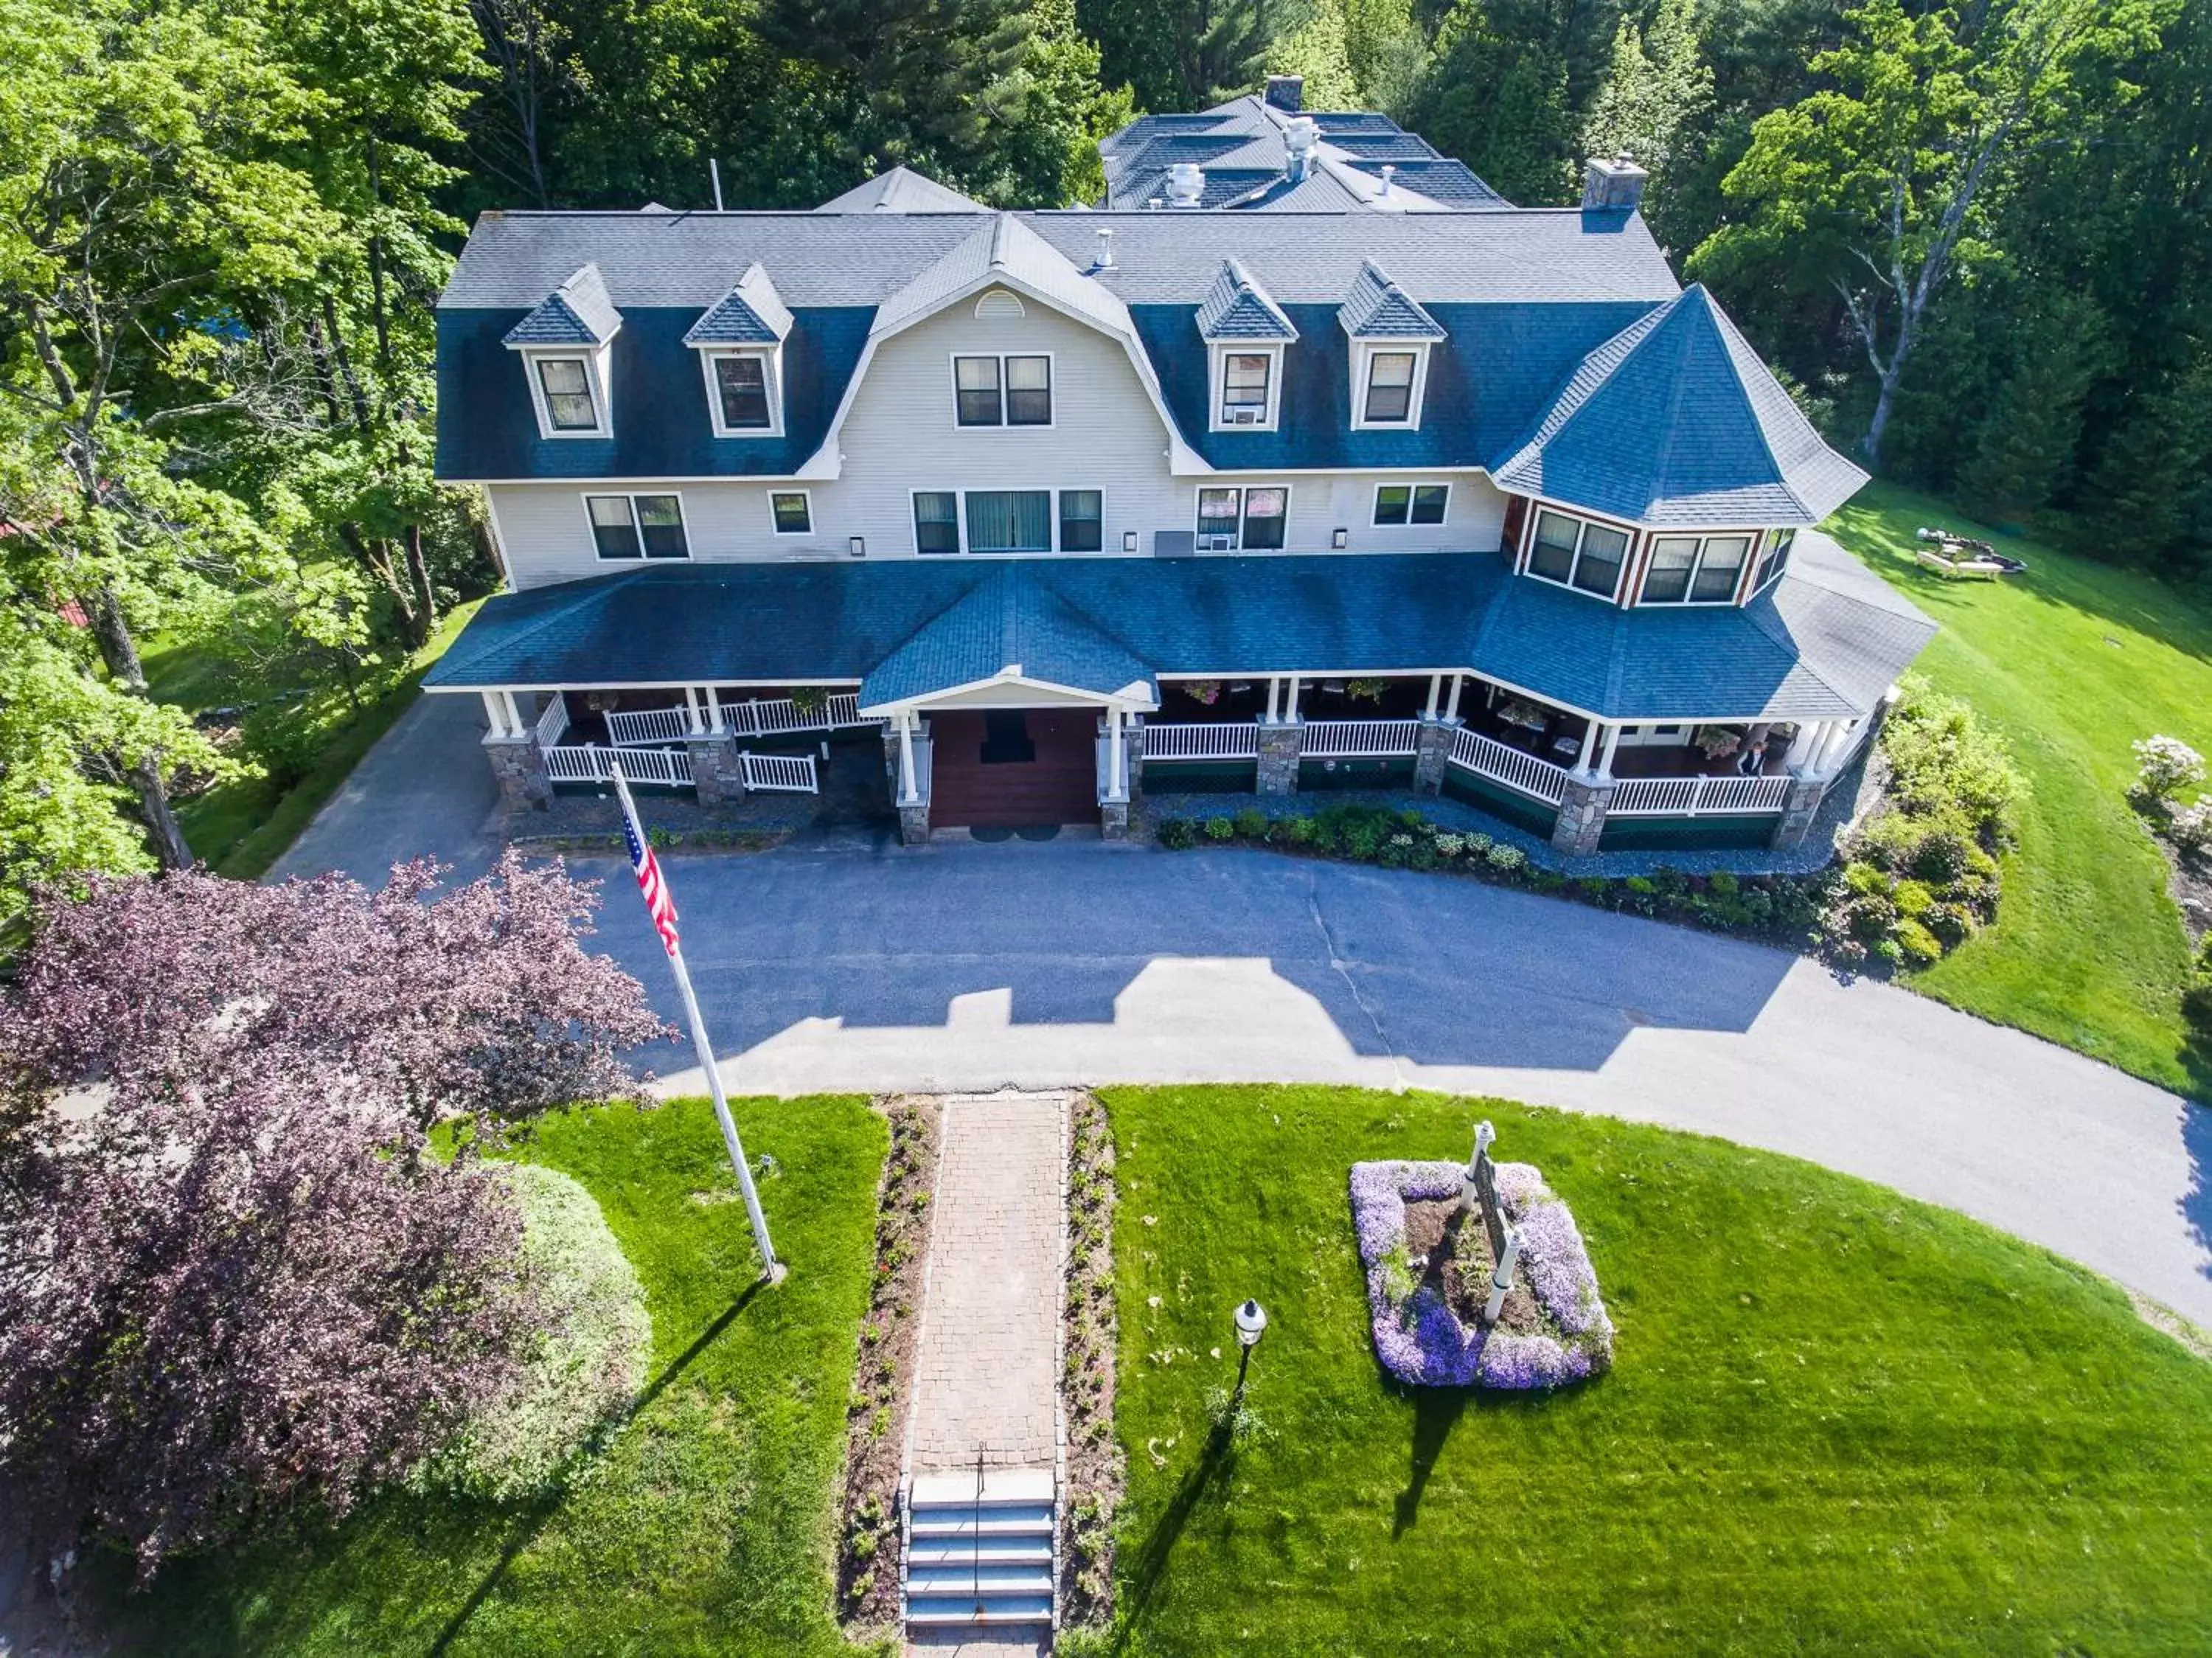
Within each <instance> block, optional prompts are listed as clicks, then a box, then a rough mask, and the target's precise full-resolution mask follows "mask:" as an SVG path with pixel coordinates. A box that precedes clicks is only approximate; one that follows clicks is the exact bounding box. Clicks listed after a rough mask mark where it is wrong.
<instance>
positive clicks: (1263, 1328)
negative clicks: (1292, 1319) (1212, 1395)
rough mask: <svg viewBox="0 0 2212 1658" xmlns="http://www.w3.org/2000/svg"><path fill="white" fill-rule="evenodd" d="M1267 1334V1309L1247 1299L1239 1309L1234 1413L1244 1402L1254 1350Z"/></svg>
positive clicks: (1231, 1404) (1230, 1403)
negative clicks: (1246, 1376) (1245, 1381)
mask: <svg viewBox="0 0 2212 1658" xmlns="http://www.w3.org/2000/svg"><path fill="white" fill-rule="evenodd" d="M1266 1334H1267V1308H1264V1307H1262V1306H1261V1305H1260V1303H1259V1302H1257V1301H1254V1300H1252V1299H1251V1298H1250V1297H1249V1296H1248V1297H1246V1299H1245V1301H1244V1302H1243V1305H1242V1306H1240V1307H1238V1308H1237V1391H1236V1392H1235V1393H1232V1394H1231V1395H1230V1398H1229V1407H1230V1409H1231V1410H1232V1411H1233V1410H1235V1409H1236V1408H1237V1406H1238V1405H1242V1404H1243V1402H1244V1375H1245V1373H1246V1372H1247V1371H1248V1370H1249V1369H1250V1368H1252V1350H1253V1349H1254V1348H1255V1347H1257V1346H1258V1345H1259V1344H1260V1338H1261V1337H1262V1336H1264V1335H1266Z"/></svg>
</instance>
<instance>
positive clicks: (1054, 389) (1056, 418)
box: [924, 351, 1060, 494]
mask: <svg viewBox="0 0 2212 1658" xmlns="http://www.w3.org/2000/svg"><path fill="white" fill-rule="evenodd" d="M963 357H996V358H997V359H998V363H999V422H998V424H996V425H995V426H970V425H966V424H963V423H962V421H961V418H960V359H961V358H963ZM1008 357H1042V358H1043V359H1044V361H1045V371H1044V372H1045V382H1046V387H1047V395H1048V396H1049V397H1050V398H1051V399H1052V418H1051V419H1049V420H1048V421H1045V422H1044V423H1043V424H1036V423H1034V422H1029V423H1024V424H1021V425H1016V424H1014V423H1013V422H1012V421H1011V420H1009V419H1007V418H1006V405H1007V399H1008V398H1009V397H1010V396H1011V395H1012V393H1011V392H1010V391H1009V389H1008V387H1007V385H1006V359H1007V358H1008ZM945 372H946V373H947V374H948V375H951V380H952V430H954V431H956V432H1048V431H1051V430H1054V428H1055V427H1057V426H1058V425H1059V424H1060V353H1059V352H1057V351H951V352H947V353H946V365H945ZM924 493H925V494H926V493H927V491H924Z"/></svg>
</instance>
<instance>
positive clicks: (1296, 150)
mask: <svg viewBox="0 0 2212 1658" xmlns="http://www.w3.org/2000/svg"><path fill="white" fill-rule="evenodd" d="M1320 141H1321V129H1320V128H1318V127H1316V125H1314V119H1313V117H1312V116H1310V115H1301V116H1299V117H1298V118H1297V119H1295V120H1293V121H1291V122H1289V123H1287V124H1285V126H1284V128H1283V148H1284V149H1285V150H1287V151H1288V152H1289V154H1290V158H1291V162H1290V175H1291V179H1292V180H1293V181H1303V180H1304V178H1305V176H1306V174H1307V172H1308V171H1309V170H1310V168H1311V167H1312V166H1313V151H1314V145H1315V144H1316V143H1319V142H1320Z"/></svg>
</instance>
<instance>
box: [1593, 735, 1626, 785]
mask: <svg viewBox="0 0 2212 1658" xmlns="http://www.w3.org/2000/svg"><path fill="white" fill-rule="evenodd" d="M1623 729H1624V728H1623V727H1622V726H1620V725H1618V724H1615V725H1609V726H1607V727H1606V728H1605V747H1604V749H1603V751H1602V752H1601V753H1600V754H1599V755H1598V760H1597V770H1596V772H1595V775H1596V776H1598V777H1611V776H1612V775H1613V752H1614V751H1615V750H1616V749H1618V748H1619V747H1620V734H1621V732H1622V730H1623Z"/></svg>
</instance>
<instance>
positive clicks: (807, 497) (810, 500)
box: [687, 490, 815, 535]
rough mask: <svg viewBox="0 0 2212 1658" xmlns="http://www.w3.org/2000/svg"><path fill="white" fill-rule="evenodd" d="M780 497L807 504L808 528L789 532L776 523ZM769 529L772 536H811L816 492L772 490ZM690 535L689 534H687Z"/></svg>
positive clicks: (769, 494)
mask: <svg viewBox="0 0 2212 1658" xmlns="http://www.w3.org/2000/svg"><path fill="white" fill-rule="evenodd" d="M779 495H795V496H797V497H799V499H800V500H802V501H804V502H805V503H806V527H805V529H803V530H787V529H786V528H784V527H783V526H782V525H781V524H779V523H777V522H776V521H775V498H776V497H778V496H779ZM768 528H769V534H771V535H811V534H813V533H814V531H815V523H814V491H811V490H770V491H769V492H768ZM687 533H688V532H687Z"/></svg>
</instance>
